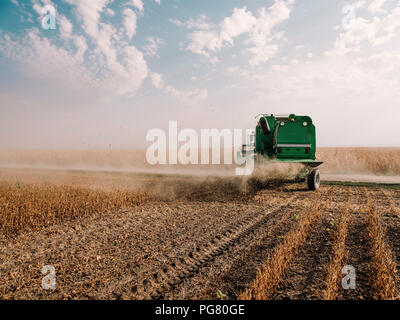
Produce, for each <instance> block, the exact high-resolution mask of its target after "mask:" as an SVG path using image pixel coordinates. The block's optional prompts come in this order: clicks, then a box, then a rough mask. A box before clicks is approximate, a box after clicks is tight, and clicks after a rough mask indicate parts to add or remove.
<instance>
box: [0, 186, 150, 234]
mask: <svg viewBox="0 0 400 320" xmlns="http://www.w3.org/2000/svg"><path fill="white" fill-rule="evenodd" d="M146 199H147V196H146V194H144V193H138V192H129V191H119V190H115V191H111V192H105V191H100V190H92V189H89V188H76V187H70V186H51V185H21V184H16V185H15V184H11V183H6V182H2V183H0V234H1V235H2V236H3V237H8V236H15V235H17V234H20V233H21V232H24V231H27V230H32V229H37V228H41V227H44V226H49V225H53V224H56V223H60V222H62V221H65V220H68V219H74V218H77V217H84V216H87V215H91V214H94V213H105V212H107V211H111V210H117V209H121V208H125V207H131V206H137V205H139V204H141V203H143V202H145V201H146Z"/></svg>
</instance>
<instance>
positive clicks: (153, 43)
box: [143, 37, 164, 57]
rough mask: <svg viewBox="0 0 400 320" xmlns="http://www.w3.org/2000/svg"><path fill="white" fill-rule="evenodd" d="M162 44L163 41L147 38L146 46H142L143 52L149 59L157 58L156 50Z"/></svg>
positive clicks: (156, 38)
mask: <svg viewBox="0 0 400 320" xmlns="http://www.w3.org/2000/svg"><path fill="white" fill-rule="evenodd" d="M163 44H164V41H163V40H161V39H160V38H158V37H147V38H146V45H145V46H144V48H143V50H144V52H145V54H146V55H148V56H149V57H159V56H158V50H159V49H160V46H162V45H163Z"/></svg>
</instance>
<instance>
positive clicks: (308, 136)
mask: <svg viewBox="0 0 400 320" xmlns="http://www.w3.org/2000/svg"><path fill="white" fill-rule="evenodd" d="M259 116H261V117H260V118H259V120H258V124H257V127H256V130H255V148H254V151H255V161H256V163H261V162H263V160H265V159H268V160H269V161H274V162H285V163H301V164H303V165H304V170H303V172H302V173H303V175H304V177H305V178H306V179H307V184H308V189H309V190H317V189H318V188H319V186H320V174H319V171H318V169H317V167H318V166H319V165H321V164H322V163H323V162H321V161H316V160H315V151H316V139H315V126H314V124H313V122H312V120H311V118H310V117H308V116H296V115H294V114H291V115H272V114H271V115H265V114H262V115H258V116H257V117H259Z"/></svg>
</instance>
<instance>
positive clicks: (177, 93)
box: [164, 86, 208, 105]
mask: <svg viewBox="0 0 400 320" xmlns="http://www.w3.org/2000/svg"><path fill="white" fill-rule="evenodd" d="M164 90H165V92H166V93H168V94H169V95H171V96H172V97H173V98H175V99H177V100H179V101H181V102H182V103H184V104H185V105H199V104H201V103H202V102H204V101H205V100H206V99H207V97H208V91H207V90H206V89H194V90H190V91H182V90H178V89H176V88H174V87H173V86H166V87H165V89H164Z"/></svg>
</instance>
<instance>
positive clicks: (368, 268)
mask: <svg viewBox="0 0 400 320" xmlns="http://www.w3.org/2000/svg"><path fill="white" fill-rule="evenodd" d="M399 154H400V151H399V150H396V149H373V150H370V152H368V151H366V150H365V149H322V150H320V151H319V158H321V159H323V160H324V161H326V167H325V169H324V170H327V171H333V172H340V171H342V172H343V171H344V172H346V171H351V172H358V173H373V174H400V163H399V161H400V156H399ZM343 155H345V156H343ZM137 158H138V156H137V154H136V155H134V154H133V153H132V154H131V151H101V152H100V151H90V152H89V151H87V152H86V151H85V152H82V151H76V152H69V151H65V152H58V151H54V152H37V153H35V152H25V153H24V152H22V151H15V152H14V153H9V152H2V153H0V166H1V164H3V165H4V164H10V163H14V164H15V163H18V164H20V165H21V166H24V165H26V164H30V165H33V166H34V165H38V166H39V165H44V166H54V167H57V166H64V167H71V166H72V167H73V166H87V167H90V168H93V167H96V168H100V167H101V168H105V167H110V168H117V167H120V168H130V167H133V166H137V165H138V163H139V162H140V159H139V160H138V159H137ZM139 158H140V157H139ZM337 158H340V159H341V160H340V162H338V161H337ZM275 173H278V176H281V175H282V174H281V173H280V172H279V171H276V172H275ZM261 174H266V175H269V172H268V170H266V171H265V170H264V171H263V172H262V173H261ZM274 178H277V177H274ZM399 207H400V191H399V190H398V189H395V188H388V189H383V187H379V186H375V187H370V188H369V189H368V191H366V192H364V189H362V188H361V187H357V186H355V187H351V188H350V187H348V186H344V185H336V186H326V185H322V187H321V189H320V190H319V191H318V192H315V193H310V192H306V191H305V185H304V184H293V183H292V184H287V183H285V181H284V179H272V180H265V177H264V176H262V175H259V176H257V177H253V178H251V179H246V178H244V179H242V178H237V177H207V176H179V175H155V174H154V175H147V174H138V173H116V172H88V171H66V170H64V171H61V170H54V168H53V170H44V169H42V170H38V169H34V170H33V169H10V168H9V169H0V233H1V236H0V298H3V299H27V298H28V299H38V298H39V299H144V298H147V299H152V298H164V299H205V298H211V299H215V298H219V299H225V298H229V299H237V298H241V299H284V298H290V299H316V298H319V299H327V300H332V299H366V298H367V299H368V298H376V299H394V298H398V296H399V283H398V281H399V280H398V277H397V269H398V268H399V264H400V245H398V244H397V242H398V241H397V240H398V234H399V232H400V213H399V209H398V208H399ZM331 217H334V219H331ZM48 264H50V265H54V267H55V268H56V272H57V289H56V290H54V291H46V290H43V289H42V288H41V285H40V284H41V279H42V277H43V275H42V274H41V268H42V267H43V266H44V265H48ZM344 265H353V266H354V267H355V268H356V275H357V278H356V281H357V285H356V289H355V290H347V291H346V290H344V289H343V288H342V287H341V285H340V282H341V279H342V277H343V275H342V274H341V270H342V267H343V266H344Z"/></svg>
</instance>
